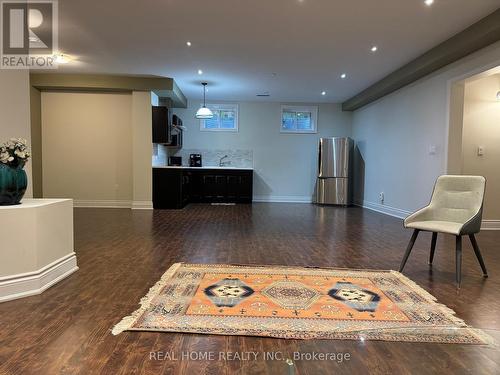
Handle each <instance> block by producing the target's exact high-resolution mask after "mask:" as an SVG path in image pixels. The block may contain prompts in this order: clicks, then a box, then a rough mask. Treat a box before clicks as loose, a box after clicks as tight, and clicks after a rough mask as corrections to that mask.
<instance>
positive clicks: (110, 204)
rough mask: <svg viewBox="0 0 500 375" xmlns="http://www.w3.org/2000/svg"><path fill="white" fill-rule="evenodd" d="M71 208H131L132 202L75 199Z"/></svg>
mask: <svg viewBox="0 0 500 375" xmlns="http://www.w3.org/2000/svg"><path fill="white" fill-rule="evenodd" d="M73 206H74V207H77V208H131V207H132V202H131V201H127V200H95V201H94V200H82V199H75V200H74V201H73Z"/></svg>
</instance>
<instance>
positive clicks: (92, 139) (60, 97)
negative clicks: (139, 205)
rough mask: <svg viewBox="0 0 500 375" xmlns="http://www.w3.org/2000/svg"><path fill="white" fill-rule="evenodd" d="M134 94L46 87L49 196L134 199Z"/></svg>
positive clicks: (88, 199) (46, 192) (45, 182)
mask: <svg viewBox="0 0 500 375" xmlns="http://www.w3.org/2000/svg"><path fill="white" fill-rule="evenodd" d="M131 108H132V95H130V94H104V93H97V94H96V93H71V92H42V155H43V158H42V159H43V164H42V165H43V168H42V170H43V194H44V197H45V198H73V199H74V200H75V201H76V204H78V202H79V201H85V202H92V201H94V202H98V201H101V202H102V201H109V202H116V203H117V204H118V203H119V202H121V203H122V204H123V205H127V202H130V201H131V200H132V193H133V192H132V152H131V151H132V123H131V118H132V115H131Z"/></svg>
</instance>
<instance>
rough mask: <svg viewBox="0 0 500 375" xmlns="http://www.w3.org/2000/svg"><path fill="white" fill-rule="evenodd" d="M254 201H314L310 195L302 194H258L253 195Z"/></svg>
mask: <svg viewBox="0 0 500 375" xmlns="http://www.w3.org/2000/svg"><path fill="white" fill-rule="evenodd" d="M253 201H254V202H267V203H312V198H311V197H310V196H300V195H290V196H288V195H256V196H254V197H253Z"/></svg>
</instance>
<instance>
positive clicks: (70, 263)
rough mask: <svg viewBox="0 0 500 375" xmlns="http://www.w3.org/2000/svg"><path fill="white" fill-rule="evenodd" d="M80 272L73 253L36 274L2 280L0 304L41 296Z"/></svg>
mask: <svg viewBox="0 0 500 375" xmlns="http://www.w3.org/2000/svg"><path fill="white" fill-rule="evenodd" d="M77 270H78V266H77V263H76V254H75V253H74V252H73V253H71V254H68V255H66V256H64V257H62V258H60V259H58V260H56V261H55V262H52V263H51V264H49V265H47V266H45V267H43V268H42V269H40V270H38V271H34V272H29V273H23V274H18V275H13V276H6V277H1V278H0V302H5V301H11V300H14V299H18V298H23V297H28V296H33V295H36V294H40V293H42V292H44V291H45V290H47V289H48V288H50V287H51V286H52V285H54V284H56V283H58V282H59V281H61V280H62V279H64V278H65V277H68V276H69V275H71V274H72V273H73V272H75V271H77Z"/></svg>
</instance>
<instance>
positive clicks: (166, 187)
mask: <svg viewBox="0 0 500 375" xmlns="http://www.w3.org/2000/svg"><path fill="white" fill-rule="evenodd" d="M185 186H186V183H185V181H184V179H183V173H182V169H180V168H179V169H174V168H168V169H167V168H153V207H154V208H182V207H184V205H185V197H184V196H183V188H185Z"/></svg>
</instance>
